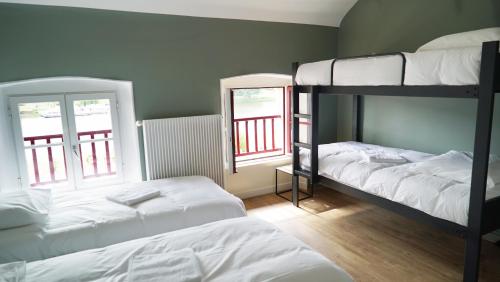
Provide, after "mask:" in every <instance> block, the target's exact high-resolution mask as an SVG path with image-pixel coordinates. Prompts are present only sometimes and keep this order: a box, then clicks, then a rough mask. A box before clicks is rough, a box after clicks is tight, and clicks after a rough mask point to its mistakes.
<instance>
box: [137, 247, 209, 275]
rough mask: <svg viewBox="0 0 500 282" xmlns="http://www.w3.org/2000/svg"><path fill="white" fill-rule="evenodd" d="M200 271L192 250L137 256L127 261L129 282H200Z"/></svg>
mask: <svg viewBox="0 0 500 282" xmlns="http://www.w3.org/2000/svg"><path fill="white" fill-rule="evenodd" d="M201 280H202V271H201V268H200V265H199V263H198V259H197V258H196V254H195V253H194V252H193V250H192V249H189V248H186V249H181V250H179V251H174V252H168V253H165V254H155V255H138V256H134V257H132V258H131V259H130V261H129V266H128V281H129V282H139V281H141V282H143V281H148V282H164V281H176V282H201Z"/></svg>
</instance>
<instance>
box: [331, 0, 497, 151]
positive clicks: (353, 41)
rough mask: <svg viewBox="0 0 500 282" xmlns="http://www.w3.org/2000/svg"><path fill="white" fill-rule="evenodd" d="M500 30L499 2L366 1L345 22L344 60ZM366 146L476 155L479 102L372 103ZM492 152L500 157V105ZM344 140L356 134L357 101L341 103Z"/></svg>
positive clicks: (392, 100)
mask: <svg viewBox="0 0 500 282" xmlns="http://www.w3.org/2000/svg"><path fill="white" fill-rule="evenodd" d="M492 26H500V1H498V0H439V1H435V0H419V1H415V0H362V1H358V2H357V4H356V5H355V6H354V7H353V8H352V10H351V11H349V13H348V14H347V16H346V17H345V18H344V20H343V21H342V24H341V26H340V29H339V35H338V42H339V45H338V54H339V56H353V55H363V54H371V53H383V52H393V51H410V52H413V51H415V50H416V49H417V48H418V47H419V46H421V45H423V44H424V43H426V42H428V41H430V40H432V39H434V38H436V37H439V36H442V35H446V34H450V33H456V32H462V31H468V30H474V29H480V28H485V27H492ZM365 101H366V103H365V111H364V114H365V117H364V134H365V136H364V137H365V141H366V142H371V143H377V144H382V145H388V146H398V147H403V148H411V149H418V150H422V151H428V152H434V153H440V152H445V151H447V150H450V149H458V150H472V144H473V139H472V136H473V134H474V126H475V107H476V102H474V101H466V100H459V99H456V100H455V99H453V100H449V99H427V98H393V97H367V98H366V100H365ZM496 102H497V103H496V106H495V111H496V112H495V122H494V127H495V129H494V136H493V143H492V149H493V150H494V152H496V153H500V99H497V101H496ZM338 112H339V113H338V119H339V120H338V134H339V139H340V140H346V139H348V138H349V136H350V134H351V130H350V128H351V122H350V118H351V100H350V99H349V98H348V97H342V98H340V99H339V100H338Z"/></svg>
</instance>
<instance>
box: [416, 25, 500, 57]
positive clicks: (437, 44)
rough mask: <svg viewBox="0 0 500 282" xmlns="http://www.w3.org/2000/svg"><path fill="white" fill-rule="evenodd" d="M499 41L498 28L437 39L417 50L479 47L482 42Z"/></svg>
mask: <svg viewBox="0 0 500 282" xmlns="http://www.w3.org/2000/svg"><path fill="white" fill-rule="evenodd" d="M498 40H500V27H492V28H485V29H479V30H473V31H467V32H461V33H454V34H450V35H445V36H441V37H438V38H436V39H434V40H432V41H430V42H428V43H426V44H424V45H422V46H421V47H420V48H418V49H417V52H418V51H427V50H436V49H448V48H465V47H481V46H482V45H483V42H487V41H498Z"/></svg>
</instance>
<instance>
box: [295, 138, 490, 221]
mask: <svg viewBox="0 0 500 282" xmlns="http://www.w3.org/2000/svg"><path fill="white" fill-rule="evenodd" d="M369 151H382V152H389V153H394V154H397V155H399V156H401V157H403V158H404V159H406V162H405V163H403V164H396V163H390V162H365V161H364V155H363V152H369ZM459 154H461V153H460V152H455V151H450V152H449V153H447V154H443V155H441V156H444V157H443V158H445V159H447V160H448V159H449V158H450V157H453V156H457V155H459ZM300 156H301V158H300V162H301V167H302V168H303V169H306V170H307V169H309V162H310V161H309V150H307V149H301V152H300ZM437 157H440V156H435V155H432V154H427V153H421V152H416V151H411V150H404V149H398V148H389V147H383V146H379V145H371V144H365V143H360V142H352V141H350V142H339V143H332V144H324V145H319V148H318V164H319V166H318V173H319V175H321V176H324V177H327V178H329V179H332V180H334V181H336V182H339V183H342V184H345V185H348V186H350V187H354V188H356V189H359V190H362V191H365V192H368V193H370V194H374V195H377V196H379V197H382V198H385V199H388V200H391V201H394V202H398V203H401V204H404V205H406V206H409V207H412V208H415V209H418V210H420V211H423V212H425V213H427V214H429V215H432V216H434V217H438V218H441V219H445V220H448V221H451V222H455V223H458V224H460V225H463V226H467V219H468V212H469V193H470V183H464V182H462V181H458V180H457V179H456V178H457V177H456V176H455V175H451V174H450V173H449V172H450V171H452V172H457V171H458V172H457V173H458V174H460V177H461V178H464V179H466V178H467V175H466V174H467V172H466V171H459V170H458V169H456V168H450V169H446V165H444V166H442V167H441V168H440V170H441V171H443V173H437V166H436V164H435V162H434V160H436V159H437ZM438 159H439V158H438ZM492 159H493V161H498V160H497V159H496V158H494V157H492ZM451 161H453V160H451ZM471 161H472V159H471ZM441 163H442V162H441ZM423 167H425V168H426V169H422V168H423ZM433 171H434V172H433ZM457 173H455V174H457ZM469 173H470V171H469ZM436 174H437V175H436ZM465 182H467V181H466V180H465ZM496 197H500V185H498V184H495V183H490V184H489V187H488V189H487V190H486V200H489V199H493V198H496Z"/></svg>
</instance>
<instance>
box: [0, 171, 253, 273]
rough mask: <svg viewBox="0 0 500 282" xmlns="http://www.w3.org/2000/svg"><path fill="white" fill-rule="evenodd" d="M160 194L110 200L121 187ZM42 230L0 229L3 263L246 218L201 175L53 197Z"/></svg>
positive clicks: (235, 202)
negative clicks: (124, 200)
mask: <svg viewBox="0 0 500 282" xmlns="http://www.w3.org/2000/svg"><path fill="white" fill-rule="evenodd" d="M147 187H154V188H158V189H159V190H160V191H161V196H160V197H157V198H154V199H151V200H147V201H144V202H142V203H139V204H136V205H133V206H126V205H121V204H118V203H115V202H111V201H109V200H107V199H106V195H109V194H111V193H115V192H117V191H120V190H123V189H131V188H132V189H141V188H147ZM52 202H53V203H52V207H51V209H50V212H49V216H48V220H47V222H46V223H45V225H43V226H38V225H28V226H23V227H18V228H12V229H6V230H0V250H2V251H1V252H0V263H6V262H11V261H17V260H25V261H34V260H40V259H46V258H50V257H55V256H60V255H64V254H68V253H73V252H77V251H81V250H86V249H92V248H99V247H104V246H107V245H111V244H116V243H119V242H123V241H128V240H132V239H136V238H141V237H145V236H151V235H155V234H159V233H164V232H168V231H172V230H177V229H182V228H186V227H191V226H196V225H200V224H204V223H208V222H213V221H218V220H222V219H227V218H234V217H242V216H245V215H246V211H245V206H244V204H243V202H242V201H241V200H240V199H239V198H236V197H235V196H233V195H231V194H229V193H228V192H226V191H225V190H223V189H222V188H221V187H220V186H219V185H217V184H216V183H215V182H213V181H212V180H211V179H209V178H207V177H203V176H188V177H175V178H168V179H160V180H152V181H145V182H139V183H133V184H125V185H117V186H109V187H101V188H96V189H84V190H78V191H67V192H59V193H53V197H52Z"/></svg>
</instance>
